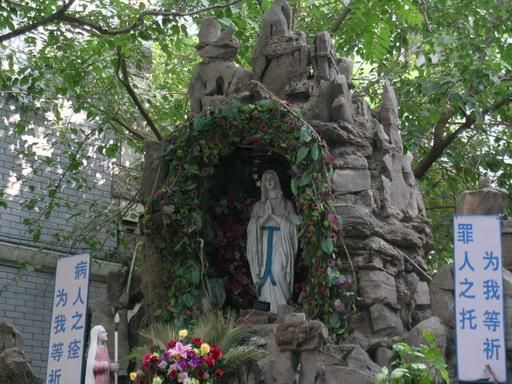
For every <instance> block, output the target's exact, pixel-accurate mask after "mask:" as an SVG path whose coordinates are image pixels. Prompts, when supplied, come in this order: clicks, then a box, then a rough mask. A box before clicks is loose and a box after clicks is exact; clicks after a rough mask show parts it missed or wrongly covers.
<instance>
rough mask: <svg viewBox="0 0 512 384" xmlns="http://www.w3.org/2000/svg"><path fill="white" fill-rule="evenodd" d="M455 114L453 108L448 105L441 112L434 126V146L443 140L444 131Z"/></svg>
mask: <svg viewBox="0 0 512 384" xmlns="http://www.w3.org/2000/svg"><path fill="white" fill-rule="evenodd" d="M455 112H456V110H455V108H453V107H452V106H451V105H449V106H448V107H447V108H446V109H445V110H444V111H443V113H442V114H441V117H440V118H439V120H437V122H436V124H435V125H434V146H436V145H437V144H438V143H439V142H440V141H441V140H442V139H443V136H444V129H445V128H446V125H448V122H449V121H450V120H451V119H452V117H453V116H455Z"/></svg>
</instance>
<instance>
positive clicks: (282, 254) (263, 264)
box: [247, 170, 298, 313]
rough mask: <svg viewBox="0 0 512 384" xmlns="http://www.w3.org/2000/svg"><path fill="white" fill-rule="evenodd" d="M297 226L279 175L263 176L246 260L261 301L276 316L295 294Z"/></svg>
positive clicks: (249, 227) (264, 174)
mask: <svg viewBox="0 0 512 384" xmlns="http://www.w3.org/2000/svg"><path fill="white" fill-rule="evenodd" d="M297 223H298V217H297V215H296V214H295V210H294V208H293V204H292V203H291V201H289V200H287V199H286V198H285V197H284V196H283V192H282V190H281V185H280V183H279V178H278V176H277V173H276V172H275V171H272V170H267V171H265V172H264V173H263V176H262V177H261V198H260V200H259V201H258V202H256V204H254V206H253V208H252V212H251V219H250V221H249V225H248V227H247V259H248V260H249V266H250V269H251V276H252V280H253V283H254V285H255V286H256V292H257V295H258V300H261V301H266V302H269V303H270V311H271V312H273V313H277V308H278V307H279V305H281V304H287V302H288V300H289V299H290V298H291V296H292V292H293V270H294V262H295V255H296V253H297V248H298V241H297Z"/></svg>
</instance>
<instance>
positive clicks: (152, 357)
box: [150, 355, 158, 363]
mask: <svg viewBox="0 0 512 384" xmlns="http://www.w3.org/2000/svg"><path fill="white" fill-rule="evenodd" d="M150 361H151V362H152V363H156V362H157V361H158V356H157V355H151V359H150Z"/></svg>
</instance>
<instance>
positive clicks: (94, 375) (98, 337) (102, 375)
mask: <svg viewBox="0 0 512 384" xmlns="http://www.w3.org/2000/svg"><path fill="white" fill-rule="evenodd" d="M106 342H107V331H105V328H104V327H103V326H101V325H96V326H95V327H93V328H92V329H91V338H90V340H89V351H88V352H87V365H86V368H85V384H111V383H113V382H114V380H112V376H113V374H114V372H116V371H117V370H118V369H119V364H118V363H116V362H111V361H110V357H109V355H108V349H107V345H106Z"/></svg>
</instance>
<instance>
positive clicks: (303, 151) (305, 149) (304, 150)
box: [297, 147, 309, 162]
mask: <svg viewBox="0 0 512 384" xmlns="http://www.w3.org/2000/svg"><path fill="white" fill-rule="evenodd" d="M308 153H309V148H308V147H300V148H299V150H298V151H297V162H299V161H302V160H304V159H305V158H306V156H307V155H308Z"/></svg>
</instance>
